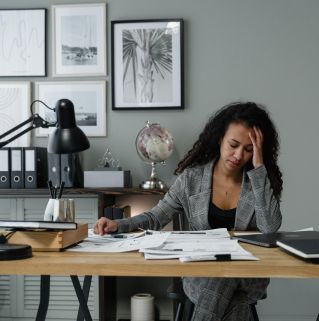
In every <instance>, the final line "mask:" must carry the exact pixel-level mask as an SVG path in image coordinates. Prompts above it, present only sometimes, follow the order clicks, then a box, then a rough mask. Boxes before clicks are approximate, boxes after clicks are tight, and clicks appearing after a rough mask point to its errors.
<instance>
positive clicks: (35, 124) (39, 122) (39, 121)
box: [0, 114, 56, 148]
mask: <svg viewBox="0 0 319 321" xmlns="http://www.w3.org/2000/svg"><path fill="white" fill-rule="evenodd" d="M31 122H32V124H31V126H30V127H28V128H26V129H24V130H23V131H21V132H19V133H18V134H16V135H15V136H13V137H11V138H9V139H8V140H6V141H4V142H0V148H2V147H3V146H5V145H7V144H9V143H11V142H12V141H14V140H15V139H17V138H19V137H20V136H22V135H24V134H25V133H27V132H29V131H30V130H32V129H34V128H39V127H42V128H48V127H54V126H55V125H56V123H49V122H47V121H46V120H44V119H43V118H42V117H40V115H39V114H33V115H32V116H30V117H29V118H28V119H27V120H25V121H23V122H22V123H20V124H19V125H17V126H15V127H13V128H11V129H9V130H8V131H7V132H5V133H4V134H2V135H0V139H2V138H4V137H6V136H7V135H9V134H11V133H13V132H15V131H16V130H18V129H19V128H21V127H23V126H24V125H26V124H28V123H31Z"/></svg>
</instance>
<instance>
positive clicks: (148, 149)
mask: <svg viewBox="0 0 319 321" xmlns="http://www.w3.org/2000/svg"><path fill="white" fill-rule="evenodd" d="M135 146H136V150H137V153H138V155H139V156H140V157H141V158H142V160H144V161H145V162H147V163H159V162H164V161H165V160H166V159H167V158H169V157H170V156H171V155H172V153H173V149H174V138H173V136H172V134H171V133H170V132H169V131H168V130H167V129H166V128H164V127H161V125H160V124H158V123H152V124H151V123H150V122H147V123H146V126H145V127H144V128H142V129H141V130H140V132H139V133H138V134H137V137H136V141H135Z"/></svg>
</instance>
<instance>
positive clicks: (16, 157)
mask: <svg viewBox="0 0 319 321" xmlns="http://www.w3.org/2000/svg"><path fill="white" fill-rule="evenodd" d="M10 158H11V188H24V177H23V170H24V169H23V150H22V147H11V157H10Z"/></svg>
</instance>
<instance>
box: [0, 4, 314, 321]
mask: <svg viewBox="0 0 319 321" xmlns="http://www.w3.org/2000/svg"><path fill="white" fill-rule="evenodd" d="M81 2H82V3H88V2H95V1H75V0H69V1H67V3H81ZM59 3H60V4H61V3H64V1H62V0H55V1H53V0H41V1H40V0H30V1H28V2H26V1H24V0H11V1H10V4H9V2H7V1H6V0H0V5H1V8H26V7H47V8H50V5H51V4H59ZM107 4H108V5H107V19H108V24H107V26H108V30H107V34H108V36H107V38H108V70H109V71H110V70H111V66H110V57H111V48H110V24H109V22H110V21H111V20H127V19H151V18H183V19H184V20H185V47H184V48H185V69H184V70H185V109H184V110H182V111H145V112H144V111H112V110H111V82H110V72H109V73H108V77H106V78H103V77H102V78H94V79H106V80H107V85H108V91H107V92H108V98H107V137H103V138H92V139H91V145H92V146H91V148H90V150H88V151H86V152H84V165H85V168H86V169H92V168H94V167H95V162H96V160H97V158H99V157H101V156H102V154H103V152H104V150H105V148H106V147H110V148H111V149H112V151H113V153H114V155H115V156H116V157H118V158H119V159H120V160H121V163H122V166H123V167H124V168H125V169H130V170H131V171H132V174H133V182H134V185H138V184H139V182H141V181H142V180H143V179H145V177H147V176H148V174H149V168H148V166H147V165H145V164H143V163H142V161H140V159H139V158H138V156H137V154H136V151H135V147H134V140H135V137H136V134H137V133H138V131H139V130H140V129H141V128H142V127H143V126H144V121H145V120H148V119H149V120H152V121H158V122H160V123H161V124H162V125H163V126H164V127H166V128H168V129H169V130H170V131H171V132H172V134H173V135H174V137H175V142H176V149H175V152H174V155H173V156H172V157H171V158H170V159H169V160H168V165H167V166H166V167H165V168H160V166H158V167H159V172H160V175H161V177H162V178H164V179H165V180H166V181H167V182H169V183H172V181H173V179H174V177H173V176H172V173H173V170H174V168H175V167H176V164H177V162H178V160H179V159H180V158H181V157H182V156H183V154H184V153H185V152H186V151H187V150H188V149H190V148H191V146H192V143H193V142H194V141H195V139H196V138H197V136H198V134H199V132H200V131H201V129H202V127H203V126H204V124H205V122H206V120H207V119H208V117H209V115H211V113H212V112H213V111H215V110H216V109H217V108H218V107H220V106H222V105H224V104H226V103H229V102H231V101H234V100H253V101H256V102H260V103H263V104H265V105H266V106H268V108H269V110H270V112H271V114H272V117H273V119H274V121H275V123H276V124H277V127H278V129H279V132H280V137H281V154H280V165H281V168H282V171H283V174H284V192H283V198H282V212H283V217H284V221H283V229H298V228H304V227H308V226H314V227H315V228H317V229H318V227H319V214H318V202H317V199H318V176H319V174H318V165H319V150H318V146H319V142H318V139H317V138H318V131H319V126H318V121H317V119H318V117H319V108H318V102H319V64H318V57H319V33H318V30H319V2H318V1H317V0H306V1H300V0H281V1H278V0H268V1H258V0H257V1H256V0H197V1H193V0H161V1H158V0H109V1H108V2H107ZM49 13H50V12H49ZM48 22H49V24H48V44H47V46H48V67H49V74H48V77H46V78H41V80H52V65H51V64H52V55H51V49H52V45H51V40H52V38H51V25H50V23H51V17H50V15H49V21H48ZM88 79H90V78H83V80H88ZM92 79H93V78H92ZM1 80H4V79H1ZM30 80H40V78H38V79H34V78H33V79H30ZM61 80H65V79H61ZM34 143H35V144H40V145H45V144H46V141H45V139H35V140H34ZM318 285H319V284H318V282H313V281H301V280H298V281H297V280H296V281H293V280H285V281H279V280H276V281H273V282H272V285H271V287H270V297H269V299H268V300H267V301H266V302H264V303H262V304H260V305H259V306H260V309H261V313H262V315H263V317H262V320H314V319H315V317H314V316H315V314H316V313H318V312H319V311H318V308H317V307H318V294H319V286H318ZM300 293H301V294H302V295H300ZM299 297H301V299H300V300H299V299H298V298H299Z"/></svg>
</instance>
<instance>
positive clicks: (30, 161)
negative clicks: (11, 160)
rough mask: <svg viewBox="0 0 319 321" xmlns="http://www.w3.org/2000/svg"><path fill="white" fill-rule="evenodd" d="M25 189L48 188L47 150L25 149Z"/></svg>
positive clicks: (39, 148) (37, 148)
mask: <svg viewBox="0 0 319 321" xmlns="http://www.w3.org/2000/svg"><path fill="white" fill-rule="evenodd" d="M23 152H24V157H23V158H24V187H25V188H38V187H46V182H47V179H48V165H47V149H46V148H44V147H24V148H23Z"/></svg>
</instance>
